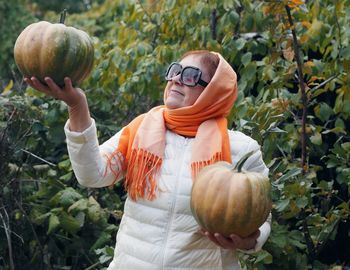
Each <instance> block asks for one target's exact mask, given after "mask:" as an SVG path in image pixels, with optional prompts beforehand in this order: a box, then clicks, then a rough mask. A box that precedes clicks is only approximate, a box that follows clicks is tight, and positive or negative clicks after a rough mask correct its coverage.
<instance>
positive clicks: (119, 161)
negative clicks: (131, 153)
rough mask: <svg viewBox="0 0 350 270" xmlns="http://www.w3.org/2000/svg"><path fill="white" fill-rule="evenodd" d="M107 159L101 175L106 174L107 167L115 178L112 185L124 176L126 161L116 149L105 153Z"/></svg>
mask: <svg viewBox="0 0 350 270" xmlns="http://www.w3.org/2000/svg"><path fill="white" fill-rule="evenodd" d="M105 157H106V160H107V166H106V168H105V171H104V173H103V176H106V175H107V171H108V169H110V171H111V172H112V173H113V174H114V176H115V180H114V182H113V184H112V185H114V184H115V182H116V181H117V180H118V179H119V178H120V177H122V176H124V172H125V169H126V162H125V159H124V156H123V154H122V153H121V152H120V151H119V150H118V149H117V150H115V151H114V152H113V153H112V154H110V155H105Z"/></svg>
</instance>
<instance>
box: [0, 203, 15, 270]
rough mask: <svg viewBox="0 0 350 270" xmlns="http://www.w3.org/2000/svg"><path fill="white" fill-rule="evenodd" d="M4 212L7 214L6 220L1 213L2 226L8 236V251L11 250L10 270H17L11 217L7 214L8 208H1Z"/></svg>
mask: <svg viewBox="0 0 350 270" xmlns="http://www.w3.org/2000/svg"><path fill="white" fill-rule="evenodd" d="M1 208H2V209H3V210H4V213H5V218H6V220H5V218H4V217H3V215H2V214H1V212H0V218H1V220H2V224H3V226H4V230H5V234H6V239H7V245H8V249H9V259H10V269H11V270H15V264H14V262H13V253H12V241H11V228H10V221H9V216H8V214H7V212H6V208H5V207H1Z"/></svg>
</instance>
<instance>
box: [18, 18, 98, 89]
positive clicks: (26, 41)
mask: <svg viewBox="0 0 350 270" xmlns="http://www.w3.org/2000/svg"><path fill="white" fill-rule="evenodd" d="M14 55H15V61H16V64H17V66H18V68H19V70H20V71H21V73H22V74H23V75H24V76H26V77H31V76H35V77H37V78H38V79H39V80H40V81H41V82H43V83H45V82H44V78H45V77H46V76H48V77H51V78H52V79H53V80H54V81H55V82H56V83H57V84H58V85H60V86H63V85H64V78H65V77H70V78H71V79H72V82H73V84H79V83H80V82H82V81H83V80H84V79H85V78H86V77H87V76H88V75H89V74H90V72H91V69H92V66H93V60H94V47H93V43H92V40H91V38H90V37H89V35H88V34H87V33H85V32H84V31H81V30H78V29H76V28H74V27H68V26H65V25H64V24H63V23H54V24H52V23H49V22H46V21H40V22H37V23H33V24H31V25H29V26H27V27H26V28H25V29H24V30H23V31H22V33H21V34H20V35H19V36H18V38H17V41H16V43H15V47H14Z"/></svg>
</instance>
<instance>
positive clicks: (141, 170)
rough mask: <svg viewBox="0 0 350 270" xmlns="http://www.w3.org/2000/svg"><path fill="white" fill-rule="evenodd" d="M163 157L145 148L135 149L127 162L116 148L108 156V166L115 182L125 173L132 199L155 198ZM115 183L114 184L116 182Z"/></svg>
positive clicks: (127, 189)
mask: <svg viewBox="0 0 350 270" xmlns="http://www.w3.org/2000/svg"><path fill="white" fill-rule="evenodd" d="M161 164H162V159H161V158H160V157H158V156H156V155H154V154H152V153H150V152H148V151H145V150H143V149H133V150H132V152H131V156H130V160H129V161H128V162H127V164H126V162H125V159H124V157H123V154H122V153H121V152H120V151H119V150H116V151H114V152H113V153H112V154H111V155H109V156H107V167H106V169H105V172H104V175H106V174H107V169H108V168H109V169H110V170H111V172H112V173H113V174H114V176H115V181H114V183H115V182H116V181H117V180H118V179H119V178H120V177H121V176H123V175H124V173H125V171H126V175H125V182H124V188H125V190H126V191H127V192H128V195H129V196H130V198H131V199H132V200H134V201H135V200H136V199H138V198H144V197H145V195H146V194H147V199H149V200H153V199H154V198H155V197H156V191H157V180H156V176H157V175H158V173H159V171H160V167H161ZM114 183H113V184H114Z"/></svg>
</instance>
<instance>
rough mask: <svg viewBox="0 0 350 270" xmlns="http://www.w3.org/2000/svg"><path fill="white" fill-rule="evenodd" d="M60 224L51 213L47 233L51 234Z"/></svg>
mask: <svg viewBox="0 0 350 270" xmlns="http://www.w3.org/2000/svg"><path fill="white" fill-rule="evenodd" d="M59 225H60V221H59V219H58V217H57V216H56V215H55V214H51V215H50V218H49V228H48V230H47V234H51V233H52V232H53V231H55V230H56V228H57V227H58V226H59Z"/></svg>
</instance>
